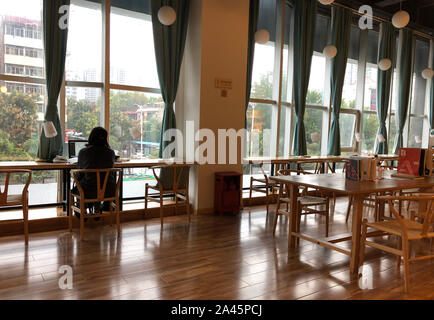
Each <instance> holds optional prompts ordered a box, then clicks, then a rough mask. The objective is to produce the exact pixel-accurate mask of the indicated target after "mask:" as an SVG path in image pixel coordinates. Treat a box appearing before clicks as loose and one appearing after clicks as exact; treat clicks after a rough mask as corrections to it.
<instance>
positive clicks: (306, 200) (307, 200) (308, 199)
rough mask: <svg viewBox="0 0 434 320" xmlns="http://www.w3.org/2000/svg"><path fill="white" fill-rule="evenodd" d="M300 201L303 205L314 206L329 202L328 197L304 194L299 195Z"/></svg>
mask: <svg viewBox="0 0 434 320" xmlns="http://www.w3.org/2000/svg"><path fill="white" fill-rule="evenodd" d="M298 201H299V202H300V203H301V205H302V206H313V205H320V204H325V203H326V202H327V198H320V197H313V196H304V197H298Z"/></svg>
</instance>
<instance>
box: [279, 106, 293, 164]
mask: <svg viewBox="0 0 434 320" xmlns="http://www.w3.org/2000/svg"><path fill="white" fill-rule="evenodd" d="M280 111H281V114H280V132H279V157H283V156H289V155H290V153H291V150H290V149H289V147H290V139H291V130H292V128H291V126H290V124H291V108H290V107H287V106H284V105H282V106H281V109H280Z"/></svg>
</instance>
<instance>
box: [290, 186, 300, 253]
mask: <svg viewBox="0 0 434 320" xmlns="http://www.w3.org/2000/svg"><path fill="white" fill-rule="evenodd" d="M289 197H290V199H291V207H290V210H291V215H290V218H289V223H288V248H295V237H294V236H293V235H292V232H296V228H297V214H296V212H295V210H297V197H298V185H294V184H291V185H290V186H289Z"/></svg>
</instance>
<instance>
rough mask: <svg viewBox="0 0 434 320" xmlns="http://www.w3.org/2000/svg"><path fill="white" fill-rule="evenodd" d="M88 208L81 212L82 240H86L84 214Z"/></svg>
mask: <svg viewBox="0 0 434 320" xmlns="http://www.w3.org/2000/svg"><path fill="white" fill-rule="evenodd" d="M85 212H86V209H84V210H83V209H82V210H81V213H80V241H83V240H84V214H85Z"/></svg>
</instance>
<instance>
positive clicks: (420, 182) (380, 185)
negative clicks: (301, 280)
mask: <svg viewBox="0 0 434 320" xmlns="http://www.w3.org/2000/svg"><path fill="white" fill-rule="evenodd" d="M270 179H271V180H274V181H276V182H278V183H281V184H286V185H287V186H288V187H289V190H290V199H291V209H292V208H295V207H296V206H297V195H298V188H299V187H300V186H305V187H311V188H315V189H321V190H325V191H329V192H336V193H343V194H346V195H348V196H352V197H353V205H354V206H353V219H352V228H351V230H352V232H351V234H350V235H347V236H342V237H336V236H334V237H329V238H325V239H314V238H312V237H310V236H308V235H305V234H301V233H296V232H295V231H296V229H295V227H296V215H294V214H292V215H291V219H290V222H289V229H288V246H289V248H293V247H295V237H298V238H302V239H304V240H307V241H311V242H314V243H316V244H319V245H321V246H324V247H327V248H330V249H333V250H336V251H339V252H341V253H344V254H346V255H349V256H350V257H351V260H350V271H351V273H354V274H355V273H357V271H358V265H359V252H360V238H361V224H362V217H363V200H364V198H365V197H366V196H367V195H369V194H371V193H376V192H379V193H383V192H386V191H393V190H403V189H415V188H417V189H420V190H427V189H430V188H433V187H434V176H432V177H425V178H422V179H417V180H415V179H404V178H393V177H391V176H390V173H387V174H386V175H385V178H384V179H383V180H376V181H363V182H358V181H351V180H347V179H345V174H343V173H333V174H313V175H300V176H272V177H270ZM383 205H384V204H383ZM383 210H384V209H383ZM347 240H351V241H352V244H351V250H347V249H344V248H341V247H339V246H337V245H336V243H338V242H342V241H347Z"/></svg>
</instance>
